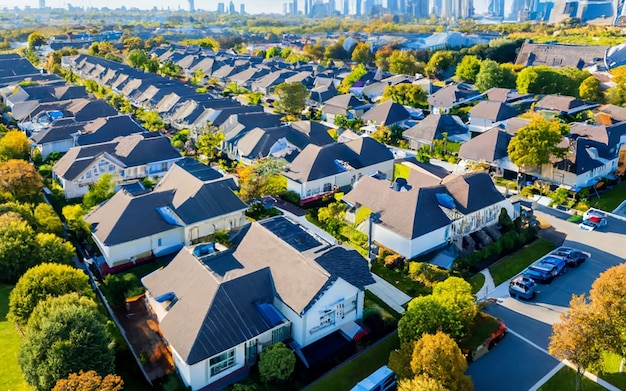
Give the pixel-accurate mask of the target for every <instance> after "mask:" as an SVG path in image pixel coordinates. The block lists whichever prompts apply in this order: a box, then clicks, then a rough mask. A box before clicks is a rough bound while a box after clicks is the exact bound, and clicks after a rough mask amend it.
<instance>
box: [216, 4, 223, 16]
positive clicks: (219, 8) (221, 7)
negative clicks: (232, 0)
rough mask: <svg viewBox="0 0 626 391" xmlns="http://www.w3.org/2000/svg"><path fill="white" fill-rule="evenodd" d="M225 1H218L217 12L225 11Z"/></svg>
mask: <svg viewBox="0 0 626 391" xmlns="http://www.w3.org/2000/svg"><path fill="white" fill-rule="evenodd" d="M224 9H225V7H224V3H217V13H218V14H223V13H224Z"/></svg>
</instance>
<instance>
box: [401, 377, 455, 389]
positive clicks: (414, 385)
mask: <svg viewBox="0 0 626 391" xmlns="http://www.w3.org/2000/svg"><path fill="white" fill-rule="evenodd" d="M398 391H448V389H447V388H446V387H445V386H444V385H443V384H441V383H440V382H439V381H438V380H436V379H433V378H431V377H428V376H424V375H420V376H415V377H414V378H412V379H400V380H399V381H398Z"/></svg>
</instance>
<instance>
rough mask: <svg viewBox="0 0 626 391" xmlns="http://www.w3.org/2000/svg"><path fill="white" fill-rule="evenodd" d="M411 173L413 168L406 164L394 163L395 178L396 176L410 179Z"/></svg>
mask: <svg viewBox="0 0 626 391" xmlns="http://www.w3.org/2000/svg"><path fill="white" fill-rule="evenodd" d="M410 173H411V169H410V168H409V167H407V166H405V165H404V164H394V165H393V179H394V180H396V178H404V179H408V178H409V174H410Z"/></svg>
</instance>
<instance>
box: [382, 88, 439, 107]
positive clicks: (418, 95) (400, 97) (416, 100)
mask: <svg viewBox="0 0 626 391" xmlns="http://www.w3.org/2000/svg"><path fill="white" fill-rule="evenodd" d="M389 99H391V100H392V101H394V102H395V103H398V104H401V105H405V106H411V107H427V105H428V102H427V101H426V92H424V90H423V89H422V87H420V86H419V85H417V84H408V83H402V84H393V85H390V86H387V87H386V88H385V92H384V93H383V97H382V99H381V100H382V101H385V100H389Z"/></svg>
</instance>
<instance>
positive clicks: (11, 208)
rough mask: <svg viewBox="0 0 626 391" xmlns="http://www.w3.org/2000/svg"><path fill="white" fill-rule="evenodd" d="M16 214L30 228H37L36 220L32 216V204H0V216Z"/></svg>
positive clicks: (12, 202)
mask: <svg viewBox="0 0 626 391" xmlns="http://www.w3.org/2000/svg"><path fill="white" fill-rule="evenodd" d="M7 213H9V214H11V213H15V214H17V215H18V216H19V217H20V218H21V219H22V220H24V221H26V222H27V223H28V225H30V226H31V227H32V228H34V227H36V226H37V220H36V219H35V216H34V215H33V206H32V204H27V203H22V202H16V201H11V202H5V203H4V204H0V215H3V214H7Z"/></svg>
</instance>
